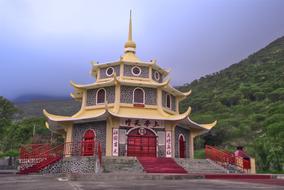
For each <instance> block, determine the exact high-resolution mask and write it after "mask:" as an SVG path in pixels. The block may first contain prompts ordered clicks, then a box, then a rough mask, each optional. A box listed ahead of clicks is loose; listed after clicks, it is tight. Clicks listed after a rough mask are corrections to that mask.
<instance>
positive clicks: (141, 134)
mask: <svg viewBox="0 0 284 190" xmlns="http://www.w3.org/2000/svg"><path fill="white" fill-rule="evenodd" d="M156 139H157V137H156V135H155V134H154V133H153V132H152V131H150V130H149V129H146V128H138V129H134V130H133V131H131V132H130V133H129V134H128V138H127V156H141V157H156V144H157V140H156Z"/></svg>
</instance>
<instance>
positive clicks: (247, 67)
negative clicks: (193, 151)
mask: <svg viewBox="0 0 284 190" xmlns="http://www.w3.org/2000/svg"><path fill="white" fill-rule="evenodd" d="M179 89H180V90H182V91H186V90H188V89H191V90H192V95H191V96H189V97H188V98H187V99H186V100H185V101H183V102H182V103H181V105H180V107H181V111H184V110H185V109H186V107H187V106H191V107H192V110H193V113H192V115H191V117H192V119H193V120H195V121H198V122H200V123H203V122H204V123H207V122H212V121H214V120H215V119H217V120H218V124H217V126H216V127H215V128H214V129H213V130H212V131H211V132H210V133H208V134H206V135H204V136H202V137H201V138H200V139H199V141H197V147H202V146H203V145H204V144H211V145H216V146H222V147H223V148H227V149H233V148H235V146H238V145H240V146H244V147H246V149H247V151H248V152H249V154H251V155H252V156H254V157H256V158H257V163H258V166H259V167H260V168H261V169H265V170H267V169H276V170H281V169H283V163H284V160H283V158H284V37H282V38H279V39H277V40H275V41H274V42H272V43H271V44H269V45H268V46H267V47H265V48H264V49H262V50H260V51H258V52H256V53H254V54H252V55H251V56H249V57H248V58H247V59H244V60H242V61H241V62H240V63H238V64H234V65H231V66H230V67H228V68H226V69H224V70H222V71H220V72H217V73H214V74H212V75H207V76H205V77H202V78H200V79H199V80H195V81H193V82H192V83H190V84H185V85H184V86H181V87H179Z"/></svg>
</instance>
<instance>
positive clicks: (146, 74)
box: [123, 65, 149, 78]
mask: <svg viewBox="0 0 284 190" xmlns="http://www.w3.org/2000/svg"><path fill="white" fill-rule="evenodd" d="M132 67H134V66H132V65H124V73H123V74H124V76H128V77H140V78H149V68H148V67H144V66H139V68H140V69H141V74H140V75H139V76H135V75H133V74H132V72H131V69H132Z"/></svg>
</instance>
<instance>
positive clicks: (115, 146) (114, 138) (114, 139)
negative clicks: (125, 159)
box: [112, 129, 118, 156]
mask: <svg viewBox="0 0 284 190" xmlns="http://www.w3.org/2000/svg"><path fill="white" fill-rule="evenodd" d="M112 155H113V156H118V129H112Z"/></svg>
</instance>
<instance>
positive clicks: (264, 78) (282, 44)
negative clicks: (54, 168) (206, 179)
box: [0, 37, 284, 171]
mask: <svg viewBox="0 0 284 190" xmlns="http://www.w3.org/2000/svg"><path fill="white" fill-rule="evenodd" d="M178 88H179V89H180V90H181V91H187V90H189V89H191V90H192V95H191V96H189V97H188V98H187V99H186V100H184V101H183V102H181V105H180V109H181V110H180V111H185V109H186V108H187V107H188V106H191V107H192V110H193V112H192V114H191V115H190V117H191V118H192V119H193V120H194V121H197V122H199V123H208V122H212V121H214V120H216V119H217V120H218V124H217V126H216V127H215V128H213V130H211V131H210V132H209V133H208V134H205V135H203V136H201V137H199V138H198V139H197V141H196V145H195V146H196V148H199V149H202V148H203V147H204V145H205V144H210V145H215V146H220V147H222V148H226V149H229V150H233V149H235V146H239V145H241V146H244V147H245V148H246V149H247V151H248V153H249V154H250V155H252V156H253V157H255V158H256V162H257V166H258V169H261V170H276V171H283V163H284V161H283V158H284V37H282V38H279V39H277V40H275V41H274V42H272V43H271V44H269V45H268V46H267V47H265V48H264V49H262V50H260V51H258V52H256V53H254V54H252V55H251V56H249V57H248V58H247V59H244V60H242V61H241V62H240V63H237V64H234V65H231V66H230V67H228V68H226V69H224V70H222V71H220V72H217V73H213V74H211V75H207V76H205V77H201V78H200V79H199V80H195V81H193V82H192V83H190V84H185V85H183V86H180V87H178ZM43 108H47V110H48V111H49V112H51V113H56V114H63V115H71V114H73V113H75V112H76V111H77V110H78V109H79V108H80V103H76V102H74V101H72V100H61V101H54V100H52V101H36V102H26V103H17V104H16V106H14V105H13V104H12V103H11V102H9V101H7V100H6V99H5V98H3V97H0V153H1V151H2V152H7V151H9V150H13V149H17V148H18V146H19V145H20V144H26V143H31V142H34V143H39V142H41V143H42V142H50V141H52V143H56V142H58V141H61V140H62V139H60V137H58V136H55V135H54V134H51V133H50V131H49V130H48V129H46V128H45V127H44V118H42V109H43ZM19 110H20V111H19ZM15 113H17V114H16V115H17V117H16V119H15ZM13 116H14V120H13V122H12V117H13ZM35 130H36V132H35V133H34V131H35Z"/></svg>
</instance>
